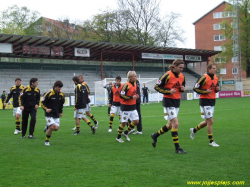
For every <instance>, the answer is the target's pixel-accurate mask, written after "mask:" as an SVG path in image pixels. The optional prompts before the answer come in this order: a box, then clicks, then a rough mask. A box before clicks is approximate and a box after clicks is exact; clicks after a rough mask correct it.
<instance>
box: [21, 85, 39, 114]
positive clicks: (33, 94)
mask: <svg viewBox="0 0 250 187" xmlns="http://www.w3.org/2000/svg"><path fill="white" fill-rule="evenodd" d="M39 102H40V90H39V88H37V87H35V88H32V87H31V86H27V87H26V88H24V89H23V91H22V92H21V93H20V96H19V106H20V107H21V106H23V107H24V110H26V111H30V110H32V109H34V108H35V105H39Z"/></svg>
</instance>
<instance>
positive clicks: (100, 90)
mask: <svg viewBox="0 0 250 187" xmlns="http://www.w3.org/2000/svg"><path fill="white" fill-rule="evenodd" d="M138 81H139V83H140V89H141V88H142V87H143V84H144V83H145V84H146V87H148V89H149V102H160V101H161V100H162V94H160V93H158V92H156V91H155V89H154V87H155V84H156V83H157V81H158V78H138ZM109 82H112V83H115V78H105V79H103V80H102V81H96V82H95V105H97V106H100V105H107V104H108V91H107V89H106V88H104V86H105V85H106V84H108V83H109ZM126 82H127V78H124V77H123V78H122V80H121V83H122V84H124V83H126ZM141 99H142V93H141Z"/></svg>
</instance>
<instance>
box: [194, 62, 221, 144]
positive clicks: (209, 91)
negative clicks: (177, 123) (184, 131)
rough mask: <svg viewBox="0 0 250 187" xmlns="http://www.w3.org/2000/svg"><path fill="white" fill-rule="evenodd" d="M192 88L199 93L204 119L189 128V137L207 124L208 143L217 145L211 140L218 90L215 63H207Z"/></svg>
mask: <svg viewBox="0 0 250 187" xmlns="http://www.w3.org/2000/svg"><path fill="white" fill-rule="evenodd" d="M193 90H194V91H195V92H196V93H198V94H200V110H201V117H202V118H203V119H205V121H202V122H201V123H200V124H199V125H197V126H196V127H194V128H190V132H191V134H190V138H191V139H192V140H193V139H194V135H195V133H196V132H197V131H199V130H200V129H202V128H204V127H206V126H207V133H208V139H209V145H211V146H213V147H219V145H218V144H217V143H215V141H214V140H213V131H212V125H213V123H214V120H213V113H214V106H215V99H216V93H217V92H218V91H219V90H220V87H219V83H218V77H217V76H216V65H215V64H209V65H208V66H207V73H206V74H204V75H203V76H202V77H201V78H200V79H198V81H197V82H196V84H195V85H194V89H193Z"/></svg>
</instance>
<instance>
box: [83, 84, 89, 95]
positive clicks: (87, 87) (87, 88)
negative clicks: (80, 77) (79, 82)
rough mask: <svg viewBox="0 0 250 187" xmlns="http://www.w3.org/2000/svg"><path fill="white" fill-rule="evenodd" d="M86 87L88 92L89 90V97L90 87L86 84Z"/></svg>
mask: <svg viewBox="0 0 250 187" xmlns="http://www.w3.org/2000/svg"><path fill="white" fill-rule="evenodd" d="M84 86H85V87H86V90H87V92H88V95H89V94H90V90H89V86H88V85H87V84H84Z"/></svg>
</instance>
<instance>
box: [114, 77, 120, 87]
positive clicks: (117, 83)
mask: <svg viewBox="0 0 250 187" xmlns="http://www.w3.org/2000/svg"><path fill="white" fill-rule="evenodd" d="M121 81H122V78H121V77H120V76H117V77H116V78H115V84H116V85H117V86H119V85H120V84H121Z"/></svg>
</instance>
